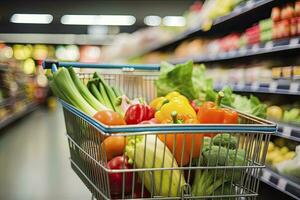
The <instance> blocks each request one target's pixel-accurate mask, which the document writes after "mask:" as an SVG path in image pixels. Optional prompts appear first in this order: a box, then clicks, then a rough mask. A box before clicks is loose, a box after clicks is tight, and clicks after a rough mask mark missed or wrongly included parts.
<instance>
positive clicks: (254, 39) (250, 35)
mask: <svg viewBox="0 0 300 200" xmlns="http://www.w3.org/2000/svg"><path fill="white" fill-rule="evenodd" d="M246 40H247V43H248V44H255V43H258V42H259V41H260V28H259V25H254V26H252V27H251V28H248V29H247V30H246Z"/></svg>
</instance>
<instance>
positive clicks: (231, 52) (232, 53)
mask: <svg viewBox="0 0 300 200" xmlns="http://www.w3.org/2000/svg"><path fill="white" fill-rule="evenodd" d="M228 54H229V56H231V57H233V56H234V55H235V54H236V50H232V51H229V53H228Z"/></svg>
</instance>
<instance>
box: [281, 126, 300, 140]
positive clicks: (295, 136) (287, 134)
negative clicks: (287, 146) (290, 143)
mask: <svg viewBox="0 0 300 200" xmlns="http://www.w3.org/2000/svg"><path fill="white" fill-rule="evenodd" d="M276 123H277V125H278V131H277V133H276V135H277V136H279V137H284V138H287V139H289V140H294V141H297V142H300V125H299V126H296V125H291V124H285V123H281V122H276Z"/></svg>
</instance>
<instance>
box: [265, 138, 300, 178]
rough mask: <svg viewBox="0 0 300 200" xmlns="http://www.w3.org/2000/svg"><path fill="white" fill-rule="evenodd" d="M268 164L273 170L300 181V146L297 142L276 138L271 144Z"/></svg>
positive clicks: (267, 158)
mask: <svg viewBox="0 0 300 200" xmlns="http://www.w3.org/2000/svg"><path fill="white" fill-rule="evenodd" d="M266 163H267V165H268V166H270V167H271V168H272V169H273V170H276V171H278V172H279V173H281V174H284V175H286V176H290V177H291V178H292V179H295V180H296V181H298V182H299V181H300V145H299V143H297V142H293V141H289V140H286V139H283V138H276V139H275V140H274V141H273V142H270V143H269V146H268V152H267V157H266Z"/></svg>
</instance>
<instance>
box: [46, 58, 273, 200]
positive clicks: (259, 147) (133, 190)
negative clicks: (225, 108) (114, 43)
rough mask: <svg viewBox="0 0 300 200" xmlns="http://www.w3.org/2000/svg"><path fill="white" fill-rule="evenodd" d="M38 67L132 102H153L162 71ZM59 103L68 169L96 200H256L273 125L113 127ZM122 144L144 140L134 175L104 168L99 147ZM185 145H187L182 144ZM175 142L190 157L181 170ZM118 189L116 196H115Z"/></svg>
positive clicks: (245, 118)
mask: <svg viewBox="0 0 300 200" xmlns="http://www.w3.org/2000/svg"><path fill="white" fill-rule="evenodd" d="M43 66H44V68H45V69H52V72H55V71H56V70H57V68H58V67H74V68H80V70H79V71H80V72H78V75H79V77H80V79H81V80H83V81H84V82H87V81H88V80H89V79H90V78H92V73H93V72H94V71H98V72H99V74H101V75H102V76H103V77H104V79H105V80H107V82H108V83H109V84H110V85H114V86H117V87H119V88H120V89H121V90H122V91H123V92H124V94H126V95H127V96H128V97H129V98H134V97H144V98H145V99H147V100H148V101H149V100H151V99H153V98H155V97H156V90H155V86H154V81H155V79H156V78H157V76H158V74H159V69H160V67H159V65H110V64H109V65H105V64H84V63H71V62H52V61H45V62H44V63H43ZM60 102H61V104H62V105H63V111H64V117H65V125H66V130H67V137H68V143H69V149H70V161H71V166H72V168H73V170H74V171H75V172H76V174H77V175H78V176H79V177H80V179H81V180H82V181H83V182H84V184H85V185H86V186H87V187H88V189H89V190H90V191H91V193H92V194H93V196H94V197H95V198H96V199H256V197H257V196H258V187H259V176H260V170H261V168H263V167H264V162H265V157H266V153H267V148H268V142H269V139H270V136H271V135H272V134H273V133H275V131H276V129H277V127H276V124H274V123H271V122H269V121H266V120H263V119H259V118H256V117H253V116H250V115H247V114H243V113H239V121H240V124H236V125H224V124H169V125H162V124H158V125H148V124H144V125H126V126H113V127H112V126H106V125H104V124H101V123H99V122H97V121H95V120H94V119H92V118H91V117H89V116H87V115H86V114H84V113H83V112H81V111H80V110H78V109H76V108H75V107H73V106H72V105H70V104H68V103H66V102H64V101H62V100H60ZM205 133H216V134H218V139H219V140H218V141H217V140H213V139H210V138H207V137H205V138H204V139H203V137H198V136H199V135H203V134H205ZM175 135H176V136H175ZM121 136H122V137H123V138H124V143H126V144H127V143H128V141H129V138H131V140H132V139H134V140H133V141H136V140H137V139H138V138H140V139H141V138H142V141H143V142H142V147H144V148H143V150H141V146H139V147H138V145H137V144H138V143H134V145H133V151H134V158H133V159H132V161H133V167H132V168H128V167H126V164H127V163H125V161H124V162H123V164H122V166H123V167H122V168H121V169H114V170H112V169H110V168H108V165H107V164H108V160H107V155H106V149H105V146H103V145H102V142H103V141H104V140H105V139H107V138H108V137H121ZM157 136H160V137H157ZM169 136H173V140H174V141H172V142H173V143H174V146H173V148H172V149H168V147H167V146H166V145H165V144H164V143H163V142H162V140H161V138H166V137H169ZM177 136H178V137H177ZM179 136H180V137H181V138H180V137H179ZM188 137H192V140H190V139H191V138H188ZM159 138H160V139H159ZM179 138H180V139H179ZM199 138H201V149H200V150H199V154H198V156H197V157H195V156H194V155H192V154H193V153H192V152H193V148H196V147H195V146H196V145H195V144H196V143H197V142H199V141H198V140H200V139H199ZM188 140H190V141H192V143H187V142H186V141H188ZM149 141H151V142H152V143H151V142H149ZM224 141H225V142H224ZM226 141H227V143H226ZM228 141H229V142H228ZM179 142H181V143H182V145H183V146H182V147H181V149H180V151H181V152H182V156H184V155H186V152H185V150H186V151H187V149H190V155H188V156H190V157H189V158H190V162H189V164H188V165H185V166H182V165H181V164H180V162H176V160H175V159H174V157H173V158H172V159H171V160H170V159H169V157H168V155H169V154H170V152H171V153H172V154H174V153H175V151H176V148H177V147H178V145H176V143H179ZM223 142H224V143H223ZM161 144H163V149H164V150H163V151H161V150H159V149H158V148H162V145H161ZM140 145H141V143H140ZM147 145H148V146H147ZM153 145H154V146H153ZM191 149H192V150H191ZM158 152H159V153H158ZM150 155H151V156H150ZM125 156H126V155H125V154H124V155H123V157H124V158H125ZM135 159H142V160H143V161H142V164H140V165H138V164H136V162H135V161H134V160H135ZM241 161H242V162H241ZM167 162H168V164H169V165H168V167H167ZM149 163H150V164H149ZM157 163H159V164H157ZM170 163H171V166H170ZM220 163H223V164H220ZM112 174H114V175H117V176H118V177H119V178H121V180H122V184H121V185H120V183H117V182H114V180H111V179H110V176H111V175H112ZM199 177H200V178H199ZM116 188H117V190H118V191H119V193H118V194H115V193H113V191H116ZM174 188H175V189H174Z"/></svg>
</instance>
